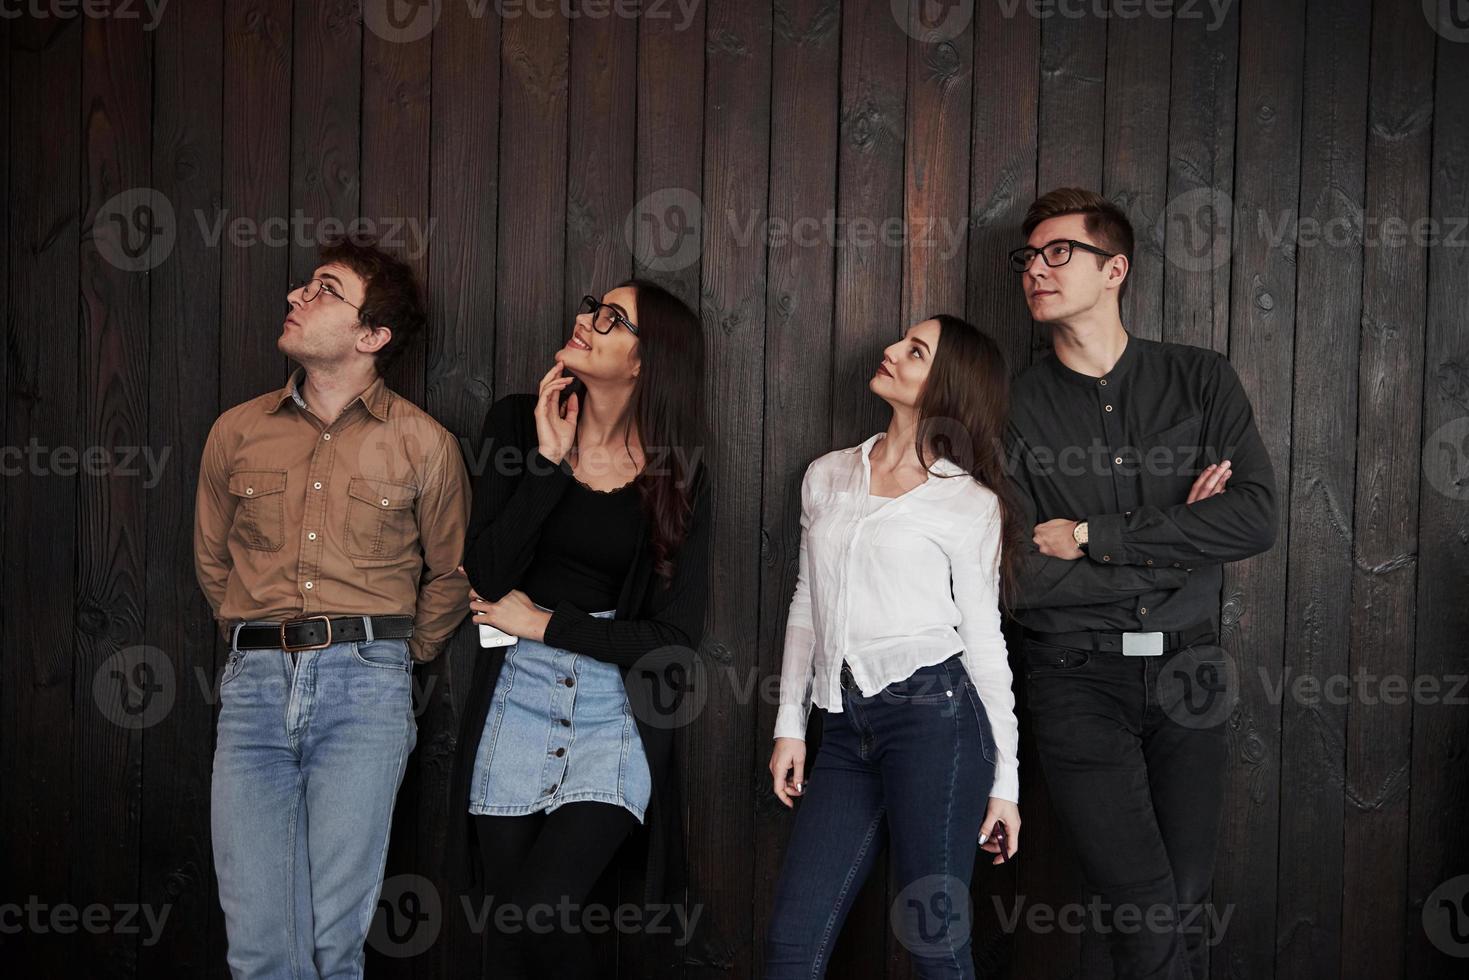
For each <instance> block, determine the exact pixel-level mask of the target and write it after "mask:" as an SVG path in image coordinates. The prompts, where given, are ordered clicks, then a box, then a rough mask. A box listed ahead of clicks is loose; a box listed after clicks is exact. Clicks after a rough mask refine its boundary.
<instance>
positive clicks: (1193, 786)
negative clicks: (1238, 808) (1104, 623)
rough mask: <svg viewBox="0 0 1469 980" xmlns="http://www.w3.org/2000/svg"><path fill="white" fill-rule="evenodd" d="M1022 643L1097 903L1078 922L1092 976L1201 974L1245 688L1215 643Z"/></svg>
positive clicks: (1174, 978) (1048, 765) (1057, 783)
mask: <svg viewBox="0 0 1469 980" xmlns="http://www.w3.org/2000/svg"><path fill="white" fill-rule="evenodd" d="M1021 649H1022V650H1023V655H1024V659H1025V663H1026V667H1025V681H1026V683H1025V687H1026V693H1027V696H1028V701H1029V706H1030V717H1031V730H1032V733H1033V736H1034V738H1035V744H1036V749H1037V750H1038V754H1039V756H1040V762H1041V769H1042V771H1043V772H1044V774H1045V779H1046V787H1047V788H1048V789H1049V790H1050V793H1051V804H1052V806H1053V807H1054V809H1055V811H1056V814H1057V816H1058V817H1060V820H1061V824H1062V826H1063V827H1064V828H1065V830H1066V833H1067V836H1068V837H1069V838H1070V840H1071V843H1072V845H1073V847H1074V848H1075V850H1076V855H1077V858H1078V860H1079V861H1080V863H1081V868H1082V872H1083V876H1084V877H1085V879H1086V884H1087V891H1088V895H1089V896H1095V897H1089V898H1088V904H1089V905H1091V904H1092V903H1094V902H1099V904H1098V905H1097V910H1096V912H1090V911H1089V912H1088V913H1087V914H1086V915H1084V916H1082V917H1081V918H1080V921H1081V922H1082V923H1084V924H1086V925H1087V926H1089V928H1087V929H1086V931H1085V932H1084V933H1083V935H1082V971H1081V975H1082V977H1083V978H1084V980H1092V978H1098V977H1112V976H1117V977H1126V978H1127V980H1153V978H1160V980H1163V978H1166V980H1190V978H1199V977H1203V976H1204V970H1205V968H1206V967H1205V960H1206V959H1207V956H1208V947H1207V945H1206V944H1205V939H1206V936H1205V932H1204V925H1205V923H1206V921H1207V920H1208V918H1209V916H1208V914H1207V908H1206V907H1205V906H1204V905H1203V904H1202V903H1203V902H1204V900H1205V898H1206V897H1207V895H1208V892H1209V882H1210V879H1211V878H1212V877H1213V870H1214V852H1215V848H1216V844H1217V841H1218V836H1219V818H1220V811H1221V806H1222V801H1223V795H1224V771H1225V765H1226V762H1227V757H1226V752H1227V744H1226V739H1225V724H1224V722H1225V720H1226V719H1227V718H1228V716H1229V712H1230V710H1231V708H1232V703H1233V699H1234V695H1235V693H1236V692H1237V690H1238V684H1237V682H1235V681H1233V680H1232V679H1231V678H1230V677H1229V676H1228V674H1227V668H1228V666H1229V665H1228V662H1227V661H1226V658H1225V656H1224V651H1223V650H1222V649H1221V648H1220V647H1218V646H1217V645H1215V641H1214V639H1213V638H1212V637H1206V638H1204V639H1203V640H1202V641H1200V642H1198V643H1196V644H1194V645H1193V646H1191V647H1184V648H1183V649H1181V650H1176V651H1171V652H1168V653H1165V654H1163V655H1162V656H1157V657H1128V656H1123V655H1122V654H1120V653H1109V652H1105V651H1098V652H1092V651H1088V650H1077V649H1073V648H1069V647H1061V646H1055V645H1052V644H1050V643H1045V642H1038V641H1036V640H1033V639H1029V638H1027V639H1026V640H1025V641H1024V642H1023V644H1022V647H1021ZM1038 843H1040V842H1037V841H1036V840H1034V839H1032V840H1031V848H1032V849H1034V848H1035V847H1036V846H1037V844H1038ZM1094 924H1095V925H1094ZM1109 952H1110V954H1111V955H1110V962H1108V960H1109V957H1108V953H1109Z"/></svg>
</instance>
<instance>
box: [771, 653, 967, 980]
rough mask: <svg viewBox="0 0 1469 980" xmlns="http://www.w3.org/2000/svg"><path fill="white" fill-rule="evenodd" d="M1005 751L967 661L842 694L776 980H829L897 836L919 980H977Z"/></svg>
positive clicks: (789, 881) (793, 885)
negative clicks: (974, 936)
mask: <svg viewBox="0 0 1469 980" xmlns="http://www.w3.org/2000/svg"><path fill="white" fill-rule="evenodd" d="M994 776H995V740H994V736H993V734H991V732H990V725H989V719H988V717H987V716H986V715H985V712H984V706H983V704H981V703H980V700H979V695H978V693H977V692H976V691H975V689H974V685H973V684H972V683H970V681H969V675H968V674H967V673H965V671H964V666H963V664H962V663H960V661H959V657H958V655H957V654H956V655H955V656H953V657H950V658H949V659H948V660H946V661H944V662H943V663H940V664H934V665H933V666H931V667H923V668H920V669H919V670H918V671H916V672H914V674H913V675H912V676H910V677H909V678H907V679H906V680H902V681H897V682H894V683H892V684H889V685H888V686H887V687H885V688H883V689H882V690H881V691H879V692H877V693H876V694H874V695H873V696H872V697H870V698H869V697H862V695H861V694H860V693H859V692H857V691H855V690H843V692H842V710H841V712H840V713H827V715H826V717H825V730H824V734H823V736H822V741H821V748H820V751H819V752H817V753H816V759H815V766H814V768H813V769H812V770H811V771H810V772H808V773H807V787H806V791H805V794H804V795H803V796H802V797H801V800H800V802H799V803H798V804H797V806H796V822H795V827H794V829H793V830H792V833H791V840H790V844H789V845H788V847H787V848H786V855H785V861H784V863H783V864H782V865H781V871H780V879H779V881H778V882H777V883H776V888H775V907H774V909H773V911H772V914H771V920H770V931H769V934H768V935H767V937H766V943H765V977H766V980H783V978H794V977H800V978H802V980H806V978H812V977H821V976H824V975H825V972H826V964H827V962H828V961H829V960H830V957H831V950H832V947H833V946H834V945H835V944H836V938H837V934H838V933H840V932H841V928H842V922H843V921H844V920H845V919H846V917H847V913H848V911H849V910H850V909H851V907H852V902H853V901H854V900H855V899H856V897H857V892H858V890H859V889H861V887H862V882H863V881H865V880H866V878H867V875H868V874H869V873H870V872H871V871H872V868H873V865H874V864H875V863H876V860H877V852H878V850H879V848H880V847H881V844H882V839H883V835H884V834H886V835H887V837H888V842H889V844H890V846H891V849H892V857H893V865H894V868H895V870H896V873H897V877H898V879H899V881H900V882H902V883H903V886H902V889H901V891H900V892H899V894H898V896H897V899H896V900H895V901H894V902H893V903H892V906H891V907H890V909H889V922H890V923H891V925H892V927H893V929H894V931H895V932H896V934H897V936H898V938H899V940H900V941H901V942H902V943H903V945H904V946H905V947H906V948H907V949H908V952H909V954H910V955H911V957H912V959H913V965H914V971H915V975H917V976H919V977H924V978H929V977H966V978H967V977H973V976H974V961H973V959H972V957H971V955H970V941H969V933H970V927H971V924H972V922H973V916H972V914H971V909H970V903H969V881H970V877H971V875H972V873H973V871H974V858H975V853H976V851H977V850H978V842H979V828H980V824H982V823H983V822H984V814H985V809H986V807H987V806H988V803H989V790H990V787H991V786H992V785H993V783H994Z"/></svg>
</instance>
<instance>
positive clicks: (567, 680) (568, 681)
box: [563, 677, 576, 687]
mask: <svg viewBox="0 0 1469 980" xmlns="http://www.w3.org/2000/svg"><path fill="white" fill-rule="evenodd" d="M563 683H564V684H565V685H566V686H567V687H571V686H572V685H573V684H575V683H576V681H574V680H572V679H571V678H570V677H568V678H566V680H565V681H563Z"/></svg>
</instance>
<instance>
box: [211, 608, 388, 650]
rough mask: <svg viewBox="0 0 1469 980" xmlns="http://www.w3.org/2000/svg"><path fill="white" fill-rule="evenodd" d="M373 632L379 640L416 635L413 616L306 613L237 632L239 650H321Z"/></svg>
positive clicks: (237, 648)
mask: <svg viewBox="0 0 1469 980" xmlns="http://www.w3.org/2000/svg"><path fill="white" fill-rule="evenodd" d="M369 629H370V630H371V636H372V638H373V639H376V640H406V639H407V638H408V637H410V636H412V635H413V617H412V616H334V617H327V616H306V617H304V618H302V619H291V620H287V621H286V622H284V623H272V624H271V625H269V626H241V627H239V628H238V629H237V630H236V632H235V649H236V650H286V651H289V652H291V653H295V652H297V651H298V650H320V649H322V648H324V647H329V646H331V645H332V644H333V643H351V642H355V641H357V640H365V639H367V638H368V635H369Z"/></svg>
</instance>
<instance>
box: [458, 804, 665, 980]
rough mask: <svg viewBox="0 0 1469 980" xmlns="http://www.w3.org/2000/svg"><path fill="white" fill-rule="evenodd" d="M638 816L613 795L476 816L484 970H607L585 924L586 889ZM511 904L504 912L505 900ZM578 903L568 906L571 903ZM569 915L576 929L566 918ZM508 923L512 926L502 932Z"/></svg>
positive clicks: (570, 973) (518, 974)
mask: <svg viewBox="0 0 1469 980" xmlns="http://www.w3.org/2000/svg"><path fill="white" fill-rule="evenodd" d="M637 826H639V824H638V818H637V817H635V816H633V815H632V813H631V812H629V811H628V810H627V809H625V808H623V807H620V806H617V805H615V804H612V803H596V802H590V801H588V802H581V803H566V804H563V805H562V806H560V807H557V808H556V809H555V810H553V811H551V812H550V813H547V812H545V811H541V812H539V813H531V814H527V815H525V816H520V817H499V816H475V817H474V827H475V836H476V837H477V838H479V853H480V862H481V864H480V867H481V869H482V871H483V873H484V877H483V881H484V882H485V894H486V896H487V898H488V900H489V901H488V909H489V914H490V917H489V920H488V921H487V922H486V923H485V931H486V942H485V960H484V971H483V975H484V976H485V977H486V978H487V980H490V978H501V977H503V978H506V980H512V978H513V980H539V978H542V977H554V978H557V980H560V978H563V977H564V978H566V980H580V978H593V977H597V976H599V975H600V973H601V967H600V966H598V964H597V962H596V959H595V958H594V956H593V953H592V948H591V944H590V943H589V942H588V940H587V936H586V933H585V931H584V930H583V929H581V928H580V925H579V924H580V922H581V913H582V911H583V909H584V903H585V901H586V897H587V895H588V894H589V893H590V892H591V890H592V886H593V885H595V884H596V883H597V879H598V878H600V877H601V875H602V872H603V871H604V870H605V869H606V867H607V865H608V864H609V863H610V862H611V861H612V857H613V855H615V854H616V853H617V849H618V847H620V846H621V845H622V842H623V841H624V840H625V839H626V838H627V836H628V834H630V833H631V832H632V831H633V829H634V828H636V827H637ZM507 905H508V906H511V907H513V908H514V910H515V913H516V914H515V915H514V916H511V915H510V914H509V910H506V914H505V915H503V916H502V915H501V914H500V912H499V910H500V909H501V907H502V906H507ZM567 908H569V909H571V910H572V912H571V913H570V914H568V913H567V912H565V911H564V910H565V909H567ZM563 917H564V918H568V919H569V921H570V923H571V929H570V930H569V931H568V930H566V929H565V927H564V924H563V922H562V919H563ZM502 922H503V923H504V927H505V931H504V932H501V931H500V928H501V924H502Z"/></svg>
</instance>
